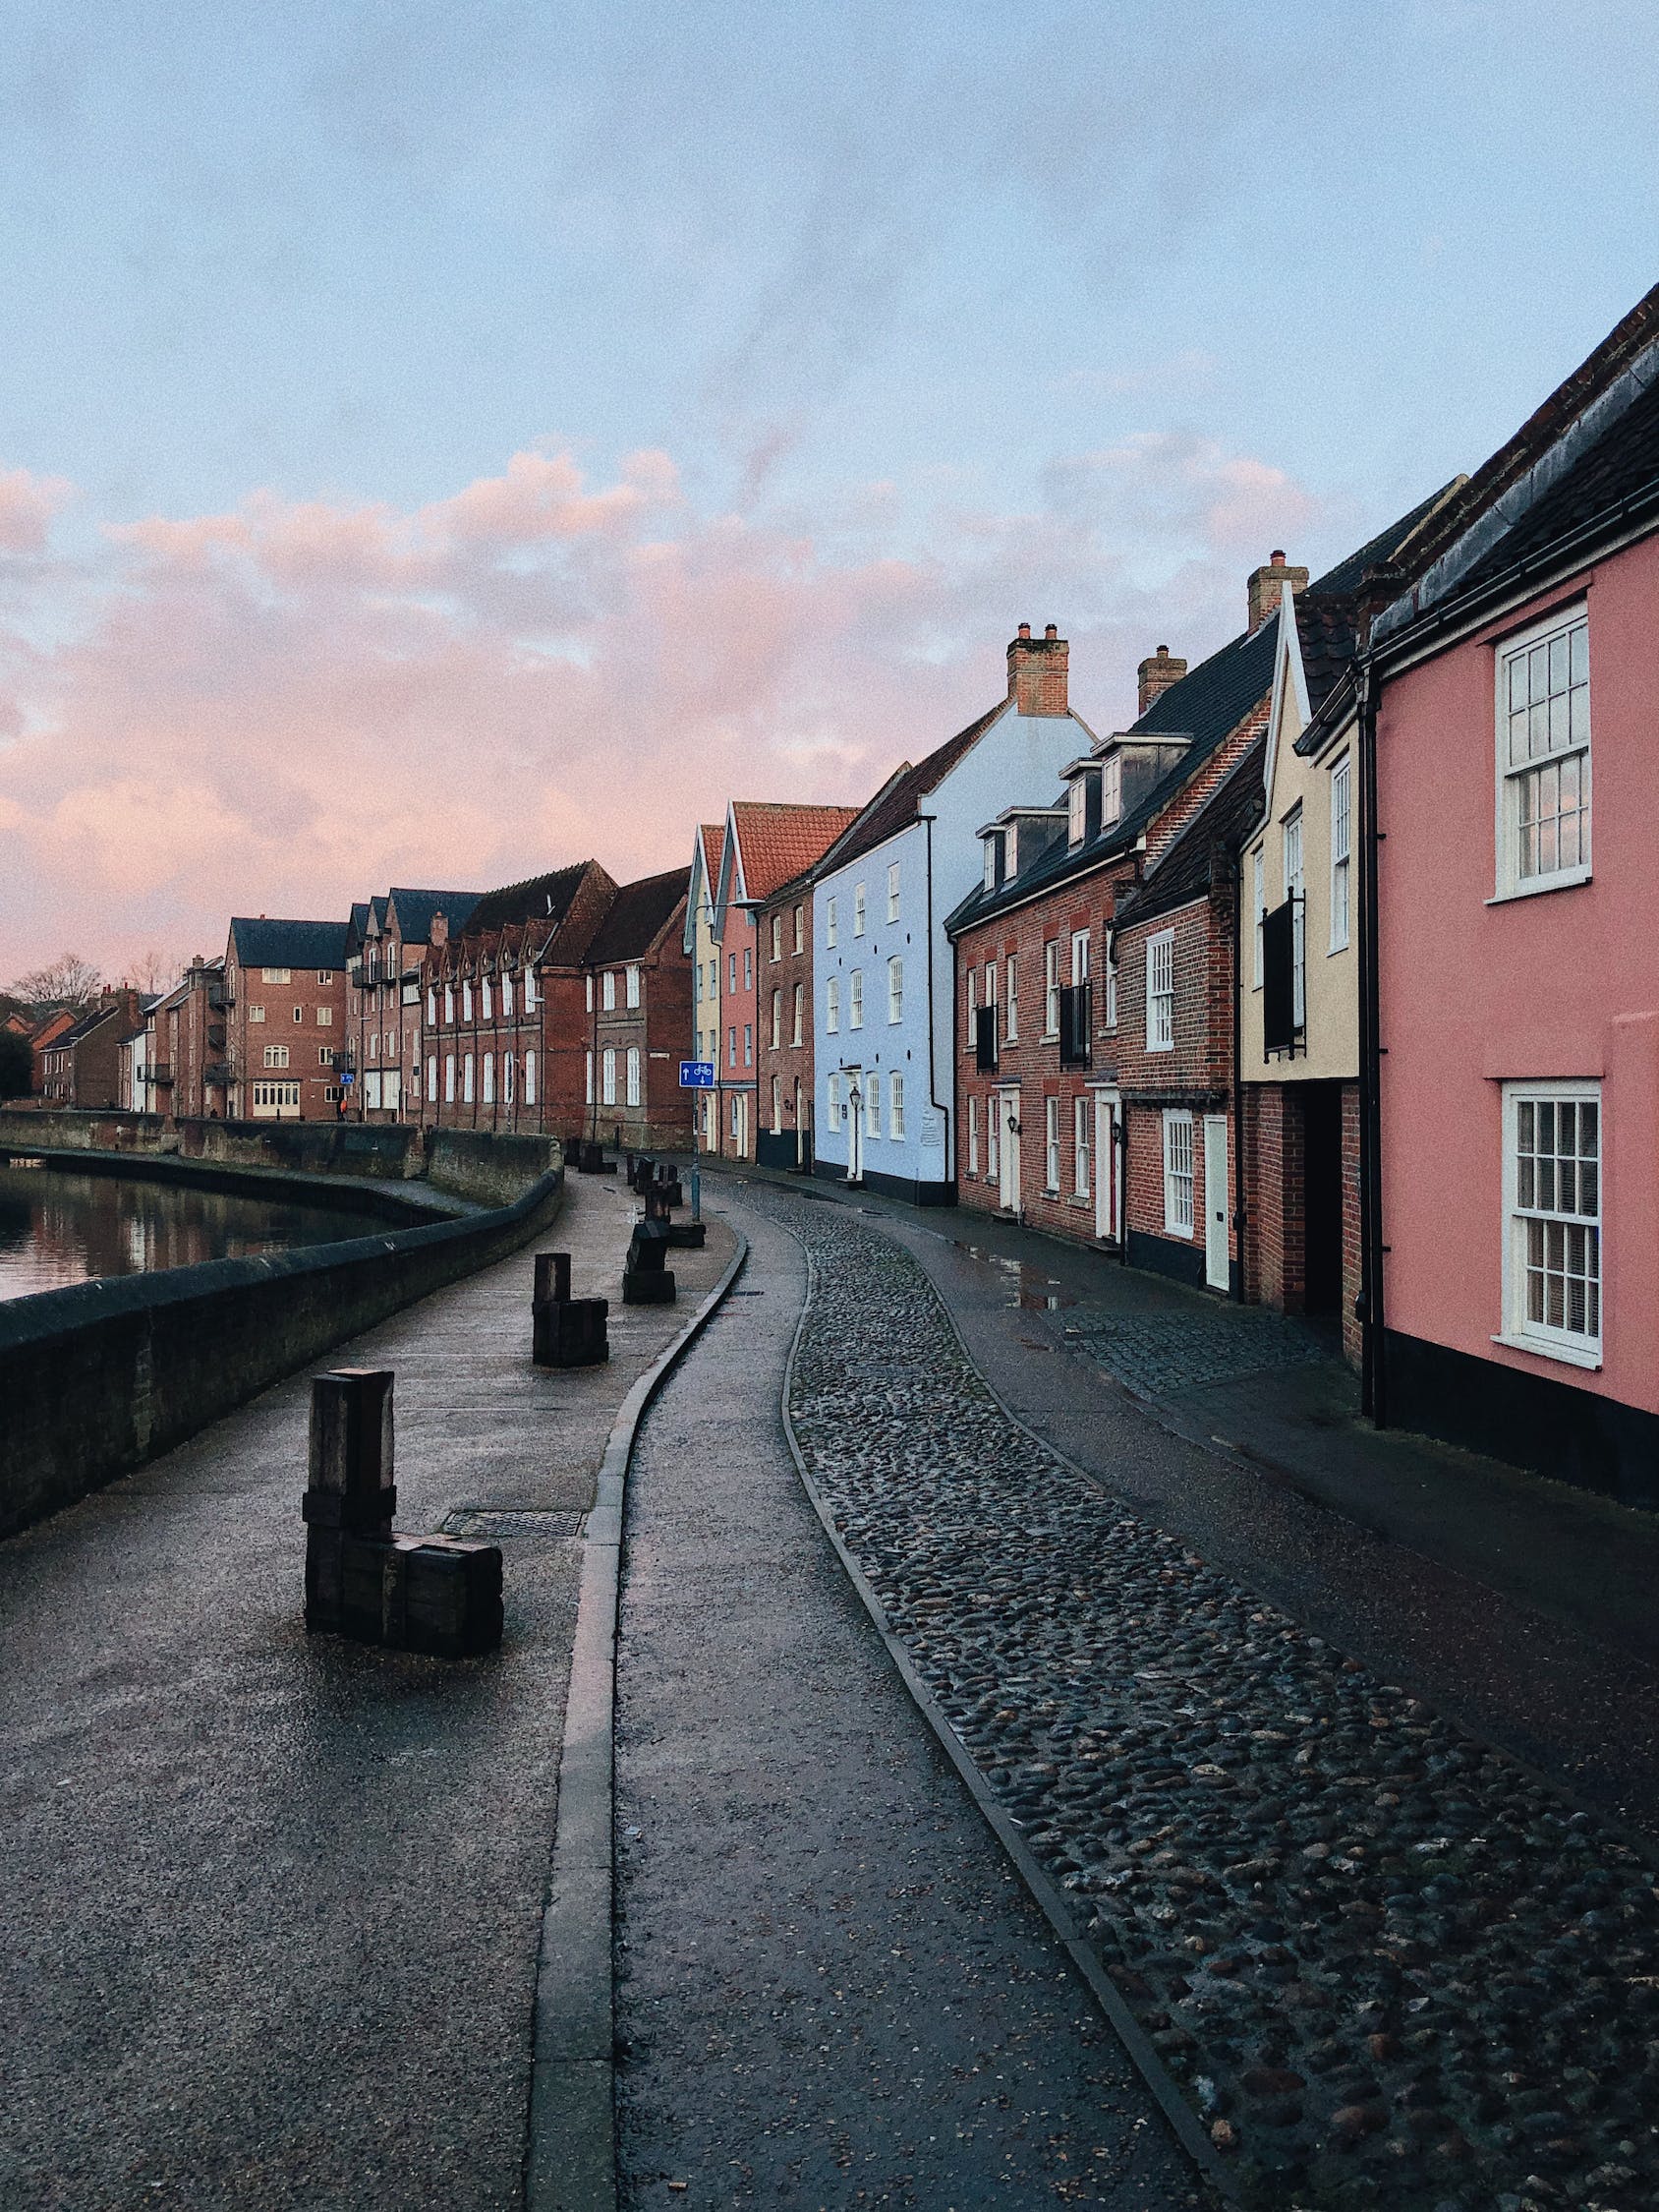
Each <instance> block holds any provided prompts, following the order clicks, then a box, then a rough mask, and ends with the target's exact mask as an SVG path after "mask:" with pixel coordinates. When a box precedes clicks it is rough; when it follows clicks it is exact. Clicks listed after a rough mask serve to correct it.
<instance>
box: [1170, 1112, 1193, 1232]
mask: <svg viewBox="0 0 1659 2212" xmlns="http://www.w3.org/2000/svg"><path fill="white" fill-rule="evenodd" d="M1164 1226H1165V1228H1166V1229H1167V1230H1168V1231H1169V1233H1170V1235H1171V1236H1172V1237H1190V1236H1191V1235H1192V1116H1191V1115H1190V1114H1189V1113H1187V1112H1185V1111H1184V1110H1183V1109H1177V1108H1174V1107H1171V1108H1167V1109H1166V1111H1165V1114H1164Z"/></svg>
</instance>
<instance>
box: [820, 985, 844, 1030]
mask: <svg viewBox="0 0 1659 2212" xmlns="http://www.w3.org/2000/svg"><path fill="white" fill-rule="evenodd" d="M824 1033H825V1035H826V1036H829V1037H836V1036H839V1035H840V1033H841V979H840V977H839V976H838V975H830V976H827V977H826V978H825V983H824Z"/></svg>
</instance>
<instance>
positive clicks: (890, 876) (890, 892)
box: [887, 860, 898, 922]
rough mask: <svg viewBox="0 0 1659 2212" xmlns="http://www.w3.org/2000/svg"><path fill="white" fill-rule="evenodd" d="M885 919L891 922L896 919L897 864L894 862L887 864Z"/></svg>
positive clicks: (890, 861)
mask: <svg viewBox="0 0 1659 2212" xmlns="http://www.w3.org/2000/svg"><path fill="white" fill-rule="evenodd" d="M887 919H888V921H891V922H895V921H897V919H898V862H897V861H896V860H889V861H888V862H887Z"/></svg>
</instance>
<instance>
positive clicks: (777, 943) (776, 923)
mask: <svg viewBox="0 0 1659 2212" xmlns="http://www.w3.org/2000/svg"><path fill="white" fill-rule="evenodd" d="M771 941H772V959H773V960H781V959H782V958H783V916H782V915H781V914H773V915H772V931H771Z"/></svg>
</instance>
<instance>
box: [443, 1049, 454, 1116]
mask: <svg viewBox="0 0 1659 2212" xmlns="http://www.w3.org/2000/svg"><path fill="white" fill-rule="evenodd" d="M443 1102H444V1104H445V1105H446V1106H453V1105H454V1103H455V1055H454V1054H453V1053H452V1052H446V1053H445V1054H444V1056H443Z"/></svg>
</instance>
